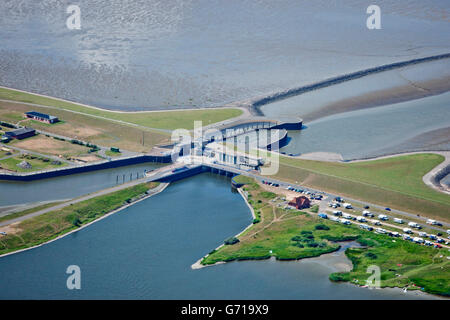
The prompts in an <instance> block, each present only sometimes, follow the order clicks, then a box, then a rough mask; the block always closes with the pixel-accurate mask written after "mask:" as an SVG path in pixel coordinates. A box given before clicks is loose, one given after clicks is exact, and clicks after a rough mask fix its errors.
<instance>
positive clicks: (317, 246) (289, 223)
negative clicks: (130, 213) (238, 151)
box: [201, 177, 450, 296]
mask: <svg viewBox="0 0 450 320" xmlns="http://www.w3.org/2000/svg"><path fill="white" fill-rule="evenodd" d="M235 180H238V181H239V183H243V184H245V186H244V187H243V190H244V191H245V192H247V193H248V202H249V203H250V205H251V206H252V207H253V209H254V211H255V213H256V214H257V213H259V214H260V215H261V220H260V221H259V222H257V223H254V224H253V225H252V226H251V227H250V228H249V229H247V230H246V231H245V232H244V233H243V234H241V235H239V237H237V238H238V240H239V241H238V242H236V243H234V244H232V245H224V246H222V247H220V248H219V249H218V250H213V251H212V252H210V253H209V254H208V255H207V256H206V257H205V258H203V259H202V261H201V264H202V265H211V264H214V263H217V262H222V261H223V262H228V261H235V260H258V259H268V258H270V257H275V258H276V259H278V260H297V259H302V258H309V257H316V256H319V255H321V254H325V253H329V252H333V251H336V250H338V249H339V247H340V245H339V241H349V240H356V241H357V242H358V243H360V244H361V245H362V246H363V247H361V248H349V249H347V250H346V252H345V254H346V256H347V257H348V258H349V259H350V260H351V261H352V263H353V269H352V270H351V271H350V272H342V273H339V272H338V273H332V274H331V275H330V280H332V281H346V282H352V283H354V284H357V285H365V284H366V280H367V279H368V277H369V276H370V275H371V274H370V273H367V272H366V271H367V267H368V266H370V265H376V266H378V267H380V269H381V287H401V288H403V287H407V288H408V289H412V290H413V289H421V288H423V290H424V291H426V292H428V293H433V294H439V295H444V296H450V281H449V279H450V261H449V260H448V259H447V258H446V256H447V250H445V249H441V250H439V249H435V248H432V247H427V246H420V245H417V244H415V243H412V242H409V241H404V240H401V239H398V238H391V237H389V236H387V235H380V234H376V233H373V232H368V231H364V230H362V229H360V228H358V227H357V226H354V225H350V226H346V225H342V224H339V223H336V222H332V221H329V220H324V219H320V218H318V217H317V216H316V215H312V214H311V213H310V212H308V210H305V211H297V210H285V209H283V208H282V207H278V206H277V203H279V202H281V200H277V199H279V198H280V197H277V196H276V195H274V196H272V197H267V192H264V191H263V190H262V189H261V187H260V186H259V185H258V184H257V183H256V182H255V181H250V180H249V179H248V178H240V177H238V178H237V179H236V178H235ZM274 199H275V201H274Z"/></svg>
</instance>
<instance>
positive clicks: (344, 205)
mask: <svg viewBox="0 0 450 320" xmlns="http://www.w3.org/2000/svg"><path fill="white" fill-rule="evenodd" d="M342 206H343V207H344V208H345V209H353V207H352V204H351V203H348V202H346V203H344V204H343V205H342Z"/></svg>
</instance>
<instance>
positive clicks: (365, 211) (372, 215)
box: [362, 210, 375, 218]
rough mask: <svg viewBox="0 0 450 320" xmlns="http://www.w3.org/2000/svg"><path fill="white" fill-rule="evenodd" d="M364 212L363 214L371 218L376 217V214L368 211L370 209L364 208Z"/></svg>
mask: <svg viewBox="0 0 450 320" xmlns="http://www.w3.org/2000/svg"><path fill="white" fill-rule="evenodd" d="M362 214H363V216H364V217H371V218H373V217H375V215H374V214H373V213H372V212H370V211H368V210H364V211H363V212H362Z"/></svg>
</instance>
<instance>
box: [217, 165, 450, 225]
mask: <svg viewBox="0 0 450 320" xmlns="http://www.w3.org/2000/svg"><path fill="white" fill-rule="evenodd" d="M211 166H212V167H214V168H217V169H222V170H230V171H232V172H234V173H237V174H242V175H246V176H249V177H252V178H254V179H257V180H258V181H262V180H265V181H270V182H273V183H278V184H279V185H280V187H287V186H293V187H294V188H297V189H303V190H307V191H310V192H313V193H320V194H323V195H324V196H326V197H328V198H329V199H334V198H335V197H337V196H339V195H336V194H331V193H327V192H324V191H321V190H317V189H313V188H308V187H305V186H302V185H299V184H294V183H287V182H285V181H281V180H277V179H273V178H270V177H265V176H261V175H260V174H259V173H258V172H256V171H245V170H241V169H237V168H232V167H229V166H224V165H219V164H212V165H211ZM345 199H346V201H348V202H351V203H352V204H353V205H356V206H357V207H360V208H361V209H362V208H363V206H364V205H369V206H370V207H371V208H377V209H380V210H383V211H385V207H383V206H380V205H377V204H373V203H368V202H362V201H361V200H356V199H352V198H348V197H345ZM385 212H386V215H389V212H388V211H385ZM391 212H393V213H396V214H398V215H401V216H404V217H405V218H413V219H417V220H420V221H424V222H426V220H427V219H428V218H427V217H422V216H417V215H416V214H412V213H409V212H405V211H401V210H396V209H391ZM442 224H443V226H444V227H447V228H448V227H450V223H446V222H442ZM429 227H430V228H431V229H436V230H440V231H442V228H441V229H440V228H437V227H433V226H429Z"/></svg>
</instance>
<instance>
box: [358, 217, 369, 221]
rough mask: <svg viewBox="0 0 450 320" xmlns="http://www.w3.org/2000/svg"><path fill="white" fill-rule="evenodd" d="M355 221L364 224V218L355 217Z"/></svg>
mask: <svg viewBox="0 0 450 320" xmlns="http://www.w3.org/2000/svg"><path fill="white" fill-rule="evenodd" d="M356 220H358V222H366V221H367V220H366V218H364V217H356Z"/></svg>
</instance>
